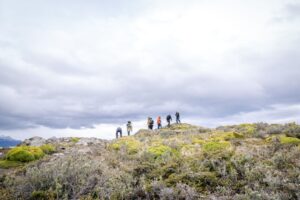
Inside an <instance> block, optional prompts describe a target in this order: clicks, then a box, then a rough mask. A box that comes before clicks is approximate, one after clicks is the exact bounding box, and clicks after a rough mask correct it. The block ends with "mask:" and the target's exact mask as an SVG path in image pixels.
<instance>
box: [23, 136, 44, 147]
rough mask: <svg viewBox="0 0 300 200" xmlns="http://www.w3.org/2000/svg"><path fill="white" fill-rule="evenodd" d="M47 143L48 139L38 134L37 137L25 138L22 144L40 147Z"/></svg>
mask: <svg viewBox="0 0 300 200" xmlns="http://www.w3.org/2000/svg"><path fill="white" fill-rule="evenodd" d="M45 143H46V140H45V139H44V138H42V137H37V136H36V137H32V138H29V139H26V140H24V142H23V143H22V145H27V146H37V147H39V146H42V145H43V144H45Z"/></svg>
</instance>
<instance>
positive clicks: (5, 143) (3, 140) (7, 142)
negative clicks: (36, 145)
mask: <svg viewBox="0 0 300 200" xmlns="http://www.w3.org/2000/svg"><path fill="white" fill-rule="evenodd" d="M20 143H21V141H20V140H16V139H13V138H11V137H9V136H0V147H11V146H16V145H18V144H20Z"/></svg>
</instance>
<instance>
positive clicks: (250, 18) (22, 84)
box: [0, 0, 300, 139]
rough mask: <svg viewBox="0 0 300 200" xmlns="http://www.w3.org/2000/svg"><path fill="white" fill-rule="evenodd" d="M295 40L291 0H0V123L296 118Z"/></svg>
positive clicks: (297, 27) (49, 127)
mask: <svg viewBox="0 0 300 200" xmlns="http://www.w3.org/2000/svg"><path fill="white" fill-rule="evenodd" d="M299 45H300V2H299V0H263V1H262V0H184V1H183V0H181V1H179V0H128V1H126V0H112V1H107V0H86V1H81V0H64V1H62V0H43V1H40V0H26V1H22V0H0V95H1V96H0V135H11V136H13V137H16V138H22V139H23V138H26V137H31V136H33V135H40V136H43V137H51V136H54V135H56V136H58V137H59V136H70V135H76V136H97V137H101V138H113V137H114V131H115V128H116V127H117V126H121V125H122V126H123V127H125V126H124V123H126V121H128V120H131V121H133V122H134V125H135V127H134V128H135V130H137V129H138V128H141V127H143V126H145V119H146V118H147V117H148V116H152V117H156V116H157V115H162V116H163V118H165V117H164V116H165V115H166V114H168V113H171V114H174V113H175V111H176V110H178V111H179V112H180V113H181V115H182V119H183V121H186V122H190V123H195V124H198V125H202V126H209V127H214V126H218V125H224V124H235V123H242V122H259V121H264V122H269V123H273V122H276V123H285V122H291V121H296V122H298V123H299V121H300V92H299V89H300V49H299Z"/></svg>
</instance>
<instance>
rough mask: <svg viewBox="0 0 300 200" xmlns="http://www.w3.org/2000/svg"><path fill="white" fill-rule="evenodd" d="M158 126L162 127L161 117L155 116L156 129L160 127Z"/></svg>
mask: <svg viewBox="0 0 300 200" xmlns="http://www.w3.org/2000/svg"><path fill="white" fill-rule="evenodd" d="M160 128H162V126H161V117H160V116H158V117H157V129H160Z"/></svg>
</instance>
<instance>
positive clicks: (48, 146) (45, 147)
mask: <svg viewBox="0 0 300 200" xmlns="http://www.w3.org/2000/svg"><path fill="white" fill-rule="evenodd" d="M40 148H41V149H42V151H43V152H44V153H45V154H52V153H55V151H56V150H55V147H54V146H53V145H51V144H44V145H42V146H40Z"/></svg>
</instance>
